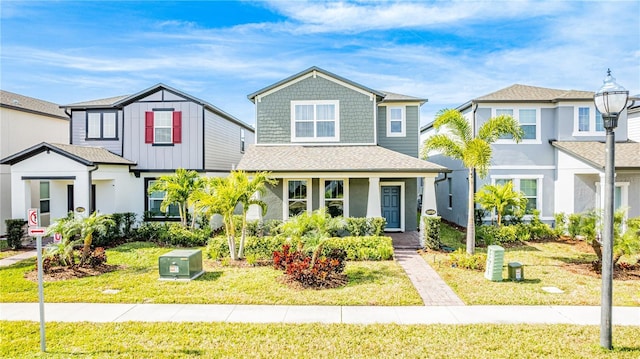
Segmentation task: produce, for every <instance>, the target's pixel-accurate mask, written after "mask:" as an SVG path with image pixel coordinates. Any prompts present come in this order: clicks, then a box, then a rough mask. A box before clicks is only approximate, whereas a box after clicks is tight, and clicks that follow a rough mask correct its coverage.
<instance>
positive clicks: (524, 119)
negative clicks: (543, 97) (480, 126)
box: [495, 108, 540, 143]
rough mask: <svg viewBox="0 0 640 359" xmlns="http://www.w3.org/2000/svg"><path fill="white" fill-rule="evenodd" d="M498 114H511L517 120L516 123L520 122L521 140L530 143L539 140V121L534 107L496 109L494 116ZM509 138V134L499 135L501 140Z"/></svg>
mask: <svg viewBox="0 0 640 359" xmlns="http://www.w3.org/2000/svg"><path fill="white" fill-rule="evenodd" d="M500 115H508V116H512V117H513V118H515V119H516V121H518V123H520V128H521V129H522V132H523V133H522V142H524V143H527V142H529V143H532V142H535V141H539V140H540V138H538V136H539V132H540V128H539V127H540V121H539V118H538V111H537V110H536V109H526V108H521V109H511V108H509V109H496V110H495V116H500ZM511 138H512V137H511V135H505V136H501V137H500V139H502V140H510V139H511ZM503 143H504V142H503Z"/></svg>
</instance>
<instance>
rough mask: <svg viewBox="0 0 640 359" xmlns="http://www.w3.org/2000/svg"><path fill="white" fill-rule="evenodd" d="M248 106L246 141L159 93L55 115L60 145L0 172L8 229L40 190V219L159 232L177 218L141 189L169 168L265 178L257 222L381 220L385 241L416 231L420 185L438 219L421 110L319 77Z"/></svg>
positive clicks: (306, 74)
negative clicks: (109, 221) (76, 213)
mask: <svg viewBox="0 0 640 359" xmlns="http://www.w3.org/2000/svg"><path fill="white" fill-rule="evenodd" d="M249 99H250V100H251V101H252V102H254V103H255V105H256V113H257V117H256V129H255V130H254V128H253V127H251V126H249V125H248V124H246V123H244V122H242V121H240V120H238V119H237V118H235V117H233V116H231V115H229V114H228V113H226V112H224V111H222V110H221V109H219V108H217V107H215V106H213V105H211V104H209V103H207V102H205V101H202V100H199V99H197V98H195V97H193V96H190V95H188V94H186V93H183V92H181V91H179V90H176V89H173V88H171V87H169V86H166V85H163V84H158V85H156V86H153V87H151V88H148V89H146V90H144V91H141V92H139V93H137V94H134V95H130V96H120V97H114V98H108V99H101V100H95V101H88V102H82V103H74V104H70V105H64V106H61V107H62V108H63V109H64V110H65V112H66V114H67V115H68V116H69V118H70V124H69V129H68V131H69V141H68V143H61V142H56V143H52V142H42V143H39V144H35V145H33V146H32V147H29V148H26V149H22V150H20V151H18V152H15V153H13V154H11V155H9V156H7V157H5V158H3V159H2V160H1V161H0V163H2V164H3V165H10V166H11V217H13V218H24V217H25V216H26V211H27V209H28V208H30V207H33V206H34V203H33V200H32V197H33V194H32V191H30V188H31V186H32V185H33V184H34V183H40V184H42V183H47V186H48V188H49V192H48V196H49V197H48V201H49V203H48V207H47V208H44V207H42V206H40V210H41V212H43V213H45V212H47V213H49V214H50V216H51V218H60V217H64V216H65V215H66V214H67V213H68V211H71V210H76V209H78V208H84V209H85V210H86V211H88V212H93V211H95V210H98V211H100V212H101V213H114V212H134V213H137V214H138V215H140V216H142V215H143V214H145V215H144V218H145V219H146V220H166V219H167V216H169V217H174V216H176V215H177V213H175V211H174V210H172V209H171V208H170V209H169V213H168V214H162V213H160V211H159V207H160V203H161V201H162V199H163V194H162V193H153V194H151V195H148V194H147V188H148V187H149V185H150V184H151V183H152V182H153V181H154V180H155V179H156V178H158V177H159V176H161V175H163V174H167V173H169V172H174V171H175V170H176V169H177V168H185V169H189V170H196V171H198V172H200V173H203V174H204V175H206V176H223V175H226V174H227V173H229V171H230V170H231V169H233V168H234V167H237V168H238V169H242V170H246V171H248V172H254V171H271V172H272V173H273V176H274V177H275V178H277V179H278V184H277V185H275V186H272V187H271V188H270V189H269V191H268V193H267V195H266V196H265V198H263V200H264V201H266V202H267V203H268V204H269V207H268V208H269V210H268V212H267V214H266V218H267V219H269V218H275V219H287V218H289V217H290V216H293V215H296V214H298V213H300V212H302V211H311V210H314V209H317V208H322V207H326V208H327V209H328V212H329V213H331V214H332V215H334V216H338V215H342V216H344V217H384V218H385V219H386V220H387V228H388V229H389V230H398V231H404V230H415V229H416V228H417V223H416V215H415V214H416V212H415V210H416V208H417V198H418V188H417V180H416V179H418V178H421V179H422V180H423V182H424V183H425V184H426V185H425V186H424V187H423V188H424V190H423V193H422V196H423V198H424V200H423V203H424V206H426V207H427V208H435V207H436V203H435V191H434V188H435V186H434V180H435V178H436V177H437V176H438V174H439V173H443V172H447V171H448V170H447V169H446V168H445V167H442V166H439V165H436V164H433V163H431V162H427V161H422V160H420V159H418V147H419V143H418V140H419V122H420V119H419V108H420V106H421V105H422V104H423V103H424V102H426V100H425V99H419V98H414V97H409V96H404V95H399V94H393V93H386V92H381V91H377V90H373V89H369V88H367V87H365V86H362V85H359V84H357V83H354V82H352V81H350V80H347V79H344V78H342V77H340V76H337V75H334V74H332V73H329V72H327V71H325V70H322V69H320V68H317V67H312V68H309V69H307V70H305V71H303V72H301V73H298V74H296V75H294V76H292V77H289V78H287V79H285V80H283V81H280V82H278V83H276V84H273V85H271V86H268V87H266V88H264V89H262V90H260V91H258V92H255V93H253V94H251V95H249ZM23 131H26V129H23ZM254 139H255V140H254ZM56 140H57V139H56ZM254 142H256V144H255V145H250V144H253V143H254ZM257 212H258V211H256V213H255V216H258V213H257ZM45 224H46V223H45Z"/></svg>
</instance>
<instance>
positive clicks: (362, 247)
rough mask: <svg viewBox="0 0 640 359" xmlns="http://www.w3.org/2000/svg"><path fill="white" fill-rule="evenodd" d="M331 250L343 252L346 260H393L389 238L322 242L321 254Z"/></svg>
mask: <svg viewBox="0 0 640 359" xmlns="http://www.w3.org/2000/svg"><path fill="white" fill-rule="evenodd" d="M333 249H341V250H344V251H345V253H346V256H347V259H348V260H359V261H366V260H376V261H379V260H389V259H391V258H393V244H392V242H391V237H384V236H367V237H341V238H338V237H334V238H329V239H328V240H327V241H326V242H324V251H323V254H324V255H327V254H328V253H329V252H330V251H331V250H333Z"/></svg>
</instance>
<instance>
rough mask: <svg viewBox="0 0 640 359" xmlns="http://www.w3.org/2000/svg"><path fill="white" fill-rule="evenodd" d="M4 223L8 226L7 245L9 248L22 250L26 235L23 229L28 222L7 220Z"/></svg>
mask: <svg viewBox="0 0 640 359" xmlns="http://www.w3.org/2000/svg"><path fill="white" fill-rule="evenodd" d="M4 223H5V224H6V225H7V245H8V246H9V248H11V249H19V248H21V247H22V237H24V235H25V231H24V229H23V228H24V225H25V224H26V223H27V222H26V221H25V220H24V219H7V220H5V221H4Z"/></svg>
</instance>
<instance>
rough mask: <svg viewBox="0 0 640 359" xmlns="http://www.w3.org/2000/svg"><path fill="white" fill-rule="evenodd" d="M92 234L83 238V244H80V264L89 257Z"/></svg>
mask: <svg viewBox="0 0 640 359" xmlns="http://www.w3.org/2000/svg"><path fill="white" fill-rule="evenodd" d="M92 239H93V238H92V236H91V235H88V236H87V237H86V238H85V239H84V245H83V246H82V258H80V264H85V263H86V262H87V259H89V254H91V240H92Z"/></svg>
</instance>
